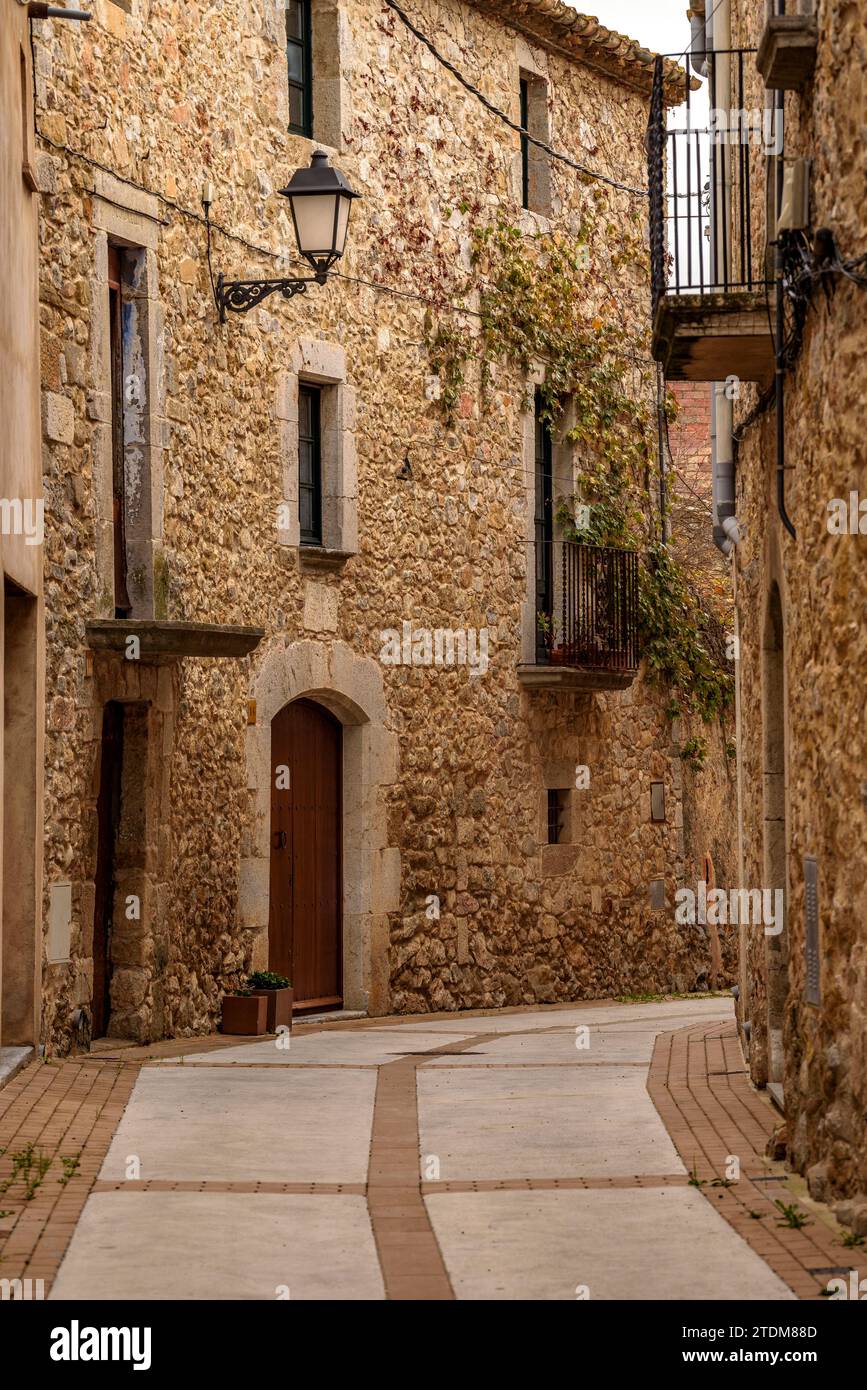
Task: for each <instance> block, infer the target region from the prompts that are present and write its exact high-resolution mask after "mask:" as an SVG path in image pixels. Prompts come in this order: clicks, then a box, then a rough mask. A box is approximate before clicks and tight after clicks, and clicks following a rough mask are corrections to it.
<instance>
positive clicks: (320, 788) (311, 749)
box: [268, 700, 343, 1012]
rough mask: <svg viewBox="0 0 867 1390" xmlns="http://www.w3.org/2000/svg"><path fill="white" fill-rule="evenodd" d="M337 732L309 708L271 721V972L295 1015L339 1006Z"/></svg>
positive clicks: (307, 704) (288, 709) (329, 718)
mask: <svg viewBox="0 0 867 1390" xmlns="http://www.w3.org/2000/svg"><path fill="white" fill-rule="evenodd" d="M342 784H343V728H342V725H341V724H340V722H339V720H337V719H336V718H335V717H334V715H333V714H331V713H330V712H329V711H328V710H326V709H324V708H323V707H322V706H321V705H318V704H316V703H315V702H314V701H312V700H294V701H292V702H291V703H290V704H288V705H284V706H283V708H282V709H281V710H279V711H278V713H277V714H276V715H275V716H274V718H273V719H272V721H271V872H270V905H269V917H268V955H269V969H271V970H273V971H276V972H277V973H278V974H281V975H287V976H288V977H289V979H290V980H291V982H292V986H293V989H294V992H295V1009H296V1010H297V1011H298V1012H304V1011H315V1010H319V1009H333V1008H339V1007H341V1006H342V1004H343V952H342V939H343V921H342V916H343V913H342V899H343V888H342V862H341V861H342V854H341V844H342V833H343V832H342V800H343V788H342Z"/></svg>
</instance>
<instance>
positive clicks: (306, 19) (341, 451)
mask: <svg viewBox="0 0 867 1390" xmlns="http://www.w3.org/2000/svg"><path fill="white" fill-rule="evenodd" d="M407 8H408V9H409V10H411V12H412V20H413V23H414V24H415V25H416V27H417V28H418V29H419V30H420V31H422V32H423V33H424V34H425V35H426V36H428V37H429V38H430V40H431V43H432V44H433V45H434V47H435V48H437V49H438V51H439V52H441V53H442V54H443V55H444V56H446V57H447V58H448V59H449V60H450V61H452V62H453V63H455V65H456V66H458V67H459V68H460V70H461V72H462V73H463V74H465V76H466V78H467V80H468V82H469V83H470V84H472V85H474V86H475V87H477V88H478V89H480V90H481V91H483V93H484V95H485V96H486V97H487V98H488V99H489V100H490V101H492V102H493V103H494V104H495V105H496V106H497V107H499V108H501V109H502V110H503V112H504V113H506V114H507V115H508V116H509V118H510V119H511V120H512V121H513V122H515V123H519V122H521V123H524V128H525V129H527V130H528V131H529V133H530V134H531V135H532V136H533V138H534V139H535V140H538V141H539V142H540V143H539V144H535V143H533V142H532V141H531V140H528V139H522V138H521V137H519V136H518V135H516V133H515V132H514V131H513V130H512V129H510V128H509V126H508V125H506V124H505V123H504V122H503V121H501V120H500V119H498V118H497V117H496V116H494V115H493V114H492V113H491V112H490V111H489V110H487V109H486V108H485V107H484V106H483V105H482V103H481V102H480V101H479V100H478V98H477V96H476V95H475V94H474V92H473V91H472V90H470V89H469V88H467V87H465V86H461V85H460V84H459V83H458V82H457V81H456V79H455V78H454V76H453V75H452V74H451V73H450V72H449V71H447V70H446V68H445V67H444V66H443V65H442V63H441V62H440V61H438V59H437V57H436V55H435V53H434V52H432V51H431V48H430V46H427V45H425V43H424V42H422V41H421V40H420V39H419V38H418V37H417V36H416V35H414V34H413V33H412V32H411V31H410V29H409V28H408V27H407V25H406V24H405V23H404V22H403V20H402V18H401V16H400V14H399V13H397V12H396V11H395V9H394V7H393V6H392V5H390V4H386V3H382V0H341V3H335V0H312V3H307V0H292V3H291V4H289V6H288V8H287V7H286V6H285V5H284V4H282V3H281V4H279V5H275V4H273V3H271V0H227V3H225V4H223V5H221V6H219V7H205V6H202V5H198V4H195V3H194V4H191V5H186V6H178V5H176V4H174V3H169V0H150V3H146V0H126V3H123V4H121V3H114V0H95V3H94V14H93V19H92V21H91V23H90V24H89V25H88V26H87V27H86V28H82V29H80V30H77V31H75V32H72V31H71V30H70V29H69V28H68V27H62V26H61V25H59V24H58V23H57V22H55V21H45V22H40V23H36V24H34V32H35V53H36V61H37V71H36V120H37V127H38V146H39V160H38V178H39V188H40V192H41V195H42V196H41V216H42V221H41V247H42V276H41V328H42V387H43V401H44V426H43V428H44V450H45V455H44V456H45V490H46V499H47V536H46V555H45V560H46V570H45V573H46V606H47V663H48V682H49V687H50V699H49V702H48V720H47V747H46V783H47V785H46V808H45V809H46V826H47V831H46V849H45V853H46V880H47V883H46V908H45V910H46V918H47V920H48V921H50V922H51V923H52V932H51V934H50V947H49V949H48V952H47V960H46V964H45V975H44V1037H45V1040H46V1044H47V1046H48V1047H49V1049H50V1050H66V1049H69V1048H73V1047H85V1046H87V1045H88V1042H89V1040H90V1039H91V1037H94V1038H95V1037H98V1036H100V1035H104V1034H108V1035H111V1036H115V1037H123V1036H128V1037H132V1038H136V1039H142V1040H146V1039H152V1038H156V1037H161V1036H165V1035H171V1034H181V1035H188V1034H190V1033H194V1032H203V1031H207V1030H209V1029H211V1028H213V1026H214V1024H215V1021H216V1020H217V1018H218V1016H219V1007H220V999H221V996H222V993H223V992H224V990H226V989H227V988H229V987H231V986H233V985H236V984H237V983H238V982H239V981H240V980H241V979H242V978H243V976H244V974H245V972H247V971H248V970H249V969H250V968H251V967H256V968H267V967H269V966H270V968H272V969H275V970H282V971H284V972H285V973H287V974H291V976H292V979H293V984H294V987H295V993H296V1003H297V1004H299V1005H300V1006H301V1007H303V1008H305V1009H307V1010H314V1009H315V1010H327V1009H332V1008H339V1007H341V1006H343V1007H344V1008H345V1009H347V1010H358V1011H367V1012H369V1013H370V1014H382V1013H385V1012H388V1011H397V1012H408V1011H426V1010H442V1009H446V1010H453V1009H460V1008H469V1007H492V1006H500V1005H507V1004H520V1003H523V1002H527V1003H533V1002H545V1001H557V1000H565V999H572V998H587V997H598V996H609V995H620V994H625V993H637V992H659V991H668V990H681V991H688V990H694V989H696V988H703V987H706V986H707V984H708V982H709V981H710V980H711V979H712V978H716V979H717V982H718V983H722V982H723V980H724V979H725V978H726V977H728V978H731V976H732V964H731V960H732V958H731V955H729V957H728V959H727V961H726V962H724V963H723V962H720V961H716V962H715V963H712V961H711V952H710V948H709V942H708V937H707V933H706V932H705V930H704V929H703V928H702V927H700V926H699V927H685V926H679V925H677V924H676V923H675V921H674V917H673V912H672V903H673V898H674V893H675V890H676V887H677V885H678V884H679V883H680V882H682V881H683V880H686V881H690V880H691V879H694V878H695V877H696V876H697V875H700V874H703V873H704V871H705V859H706V849H707V845H708V844H709V843H710V840H711V839H713V840H715V842H718V843H719V848H718V851H717V853H718V857H721V858H724V857H725V855H726V854H727V853H729V852H730V847H727V844H726V841H727V834H728V832H727V831H726V827H725V821H724V818H722V817H721V816H720V809H719V808H720V801H721V798H720V796H719V795H718V794H717V795H711V794H710V792H709V791H707V792H705V791H701V790H699V791H697V792H696V794H695V795H694V796H692V798H691V799H690V791H689V786H690V779H691V778H692V775H693V774H692V772H691V771H690V772H688V773H685V772H684V771H683V769H682V766H681V758H680V756H679V753H680V750H679V746H678V743H677V735H678V724H677V722H675V724H674V725H672V722H671V719H670V717H669V715H670V712H669V711H668V709H667V707H668V705H669V703H670V691H668V690H667V689H666V688H665V687H664V685H659V684H653V683H652V682H651V681H650V680H649V679H648V674H647V672H646V670H644V669H643V668H639V662H638V655H637V648H636V645H635V636H636V630H635V622H634V618H635V613H634V609H635V594H634V588H633V589H630V588H629V585H630V584H632V583H633V578H632V576H633V570H632V568H631V565H632V559H631V558H630V557H629V556H628V555H627V556H624V554H623V553H622V552H616V553H614V552H612V553H611V554H609V553H608V552H607V551H606V552H605V554H604V555H603V559H602V560H601V561H599V562H598V563H599V564H600V565H602V566H603V568H602V569H600V570H599V571H598V573H597V574H596V576H595V578H592V580H588V578H587V573H586V572H585V570H583V569H579V568H578V567H579V566H580V565H589V564H590V560H588V559H586V554H587V551H588V550H589V548H587V549H585V548H582V547H581V546H578V545H576V544H574V543H573V542H570V541H567V540H565V539H564V538H563V534H562V530H561V522H560V520H559V519H558V517H559V509H558V511H557V515H555V503H556V502H558V500H559V499H560V498H561V497H562V498H563V499H569V498H570V496H571V494H573V493H574V492H575V477H576V469H577V468H578V464H579V462H580V458H579V455H580V453H581V450H580V447H579V446H576V445H574V444H572V443H570V442H569V440H568V438H567V435H568V433H569V424H570V420H571V419H572V418H573V417H571V416H570V414H569V407H568V403H567V409H566V412H565V414H564V416H563V417H562V419H561V420H560V421H559V422H558V424H557V426H556V427H555V428H552V427H551V426H550V425H549V424H548V423H547V422H546V419H545V415H544V409H543V407H542V405H540V403H539V402H540V400H542V399H543V394H544V388H545V384H546V375H545V374H546V364H545V363H544V362H541V363H540V362H537V361H535V360H530V361H528V362H526V363H525V364H524V366H523V368H522V367H520V366H519V365H518V364H516V363H515V362H514V361H512V362H510V361H508V360H505V361H500V362H496V363H492V364H489V369H488V370H483V367H482V364H481V361H480V358H479V355H478V350H477V345H478V339H479V334H480V332H481V331H482V328H481V327H480V325H481V326H483V320H484V316H483V314H482V310H481V308H480V305H482V303H483V298H484V286H483V285H480V283H479V279H478V276H479V263H478V259H477V257H474V254H473V253H474V250H478V247H479V246H480V244H481V243H480V241H479V237H480V236H481V237H483V236H484V231H485V229H486V228H487V229H491V228H494V229H496V228H497V227H498V226H499V227H500V232H501V234H502V236H503V237H504V238H505V239H506V241H508V242H509V244H510V245H512V246H515V245H518V246H519V248H520V247H521V246H523V244H524V243H526V246H527V247H528V248H529V252H532V254H534V255H537V256H538V257H539V258H540V260H541V262H542V264H543V265H544V263H545V258H546V256H547V254H548V248H549V247H551V246H553V245H556V244H558V243H559V241H563V242H565V243H566V244H570V243H572V244H574V245H575V246H577V245H579V244H586V246H587V259H586V312H587V313H588V314H590V316H591V318H590V320H588V322H589V323H590V328H592V314H593V313H594V312H598V314H599V316H600V317H599V329H598V330H596V329H594V330H593V331H599V332H602V331H603V329H604V322H603V320H604V321H606V322H607V321H608V320H610V319H611V317H612V315H613V314H614V313H615V311H616V315H617V323H618V325H619V326H620V329H622V330H623V332H624V335H625V337H626V338H627V340H628V341H627V344H626V350H627V351H628V352H629V354H630V362H631V370H630V376H631V378H632V382H633V385H632V387H631V388H630V389H632V390H633V391H634V394H635V399H636V403H644V404H646V403H647V402H648V401H650V402H651V404H652V397H653V382H654V379H655V371H654V369H653V366H652V363H651V362H650V358H649V354H648V351H647V333H646V321H647V296H648V285H647V264H646V247H645V241H644V238H645V237H646V200H645V199H644V198H643V197H642V196H641V193H640V190H641V189H642V188H643V186H644V182H645V176H646V169H645V144H644V141H645V127H646V123H647V115H648V106H649V100H650V91H651V80H652V74H653V63H652V57H651V55H650V54H648V53H647V52H646V51H644V50H642V49H641V48H640V47H639V46H638V45H637V44H635V43H633V42H632V41H630V40H628V39H624V38H621V37H620V36H618V35H613V34H611V33H610V32H609V31H607V30H605V29H603V28H602V27H601V26H600V25H598V24H597V22H596V21H595V20H592V19H589V18H586V17H585V16H582V15H579V14H577V13H576V12H575V11H574V10H572V9H571V8H569V7H567V6H565V5H561V4H559V3H553V2H552V0H521V3H517V0H515V3H511V0H506V3H503V2H502V0H498V3H496V4H493V3H483V2H482V0H478V2H474V3H464V2H463V0H412V3H411V4H408V6H407ZM543 145H550V146H551V147H553V148H554V149H556V150H562V151H565V152H567V153H568V155H569V156H570V158H571V159H572V160H573V161H574V162H576V163H577V164H579V165H582V166H584V167H585V168H588V169H590V170H591V171H593V174H594V175H595V173H597V172H601V173H602V174H604V175H606V176H607V177H608V178H610V179H613V180H614V181H615V183H619V184H621V185H625V186H626V188H625V189H624V188H617V187H613V186H611V185H609V184H607V183H604V182H600V181H599V180H598V179H596V178H595V177H591V176H588V175H583V174H582V173H581V171H580V169H578V170H576V169H575V168H574V167H570V166H568V165H566V164H564V163H563V162H562V161H560V160H558V159H556V158H552V157H551V156H550V154H548V153H546V151H545V150H544V149H543V148H542V146H543ZM317 149H319V150H325V151H326V152H327V154H328V155H329V157H330V158H331V160H332V161H333V165H334V166H335V167H336V168H338V169H339V170H340V171H341V173H342V174H343V175H344V176H345V178H346V179H347V180H348V182H349V184H350V185H351V186H352V187H353V188H354V190H356V191H357V192H358V193H359V194H361V195H362V196H361V200H360V201H359V202H357V203H356V204H355V206H354V208H353V211H352V216H351V220H350V224H349V235H348V240H347V249H346V254H345V257H344V258H343V260H342V261H341V262H340V263H339V265H338V266H337V267H336V268H335V270H334V271H333V272H332V273H331V274H330V276H329V277H328V279H327V282H326V283H325V284H323V285H312V286H309V287H308V288H307V290H306V292H305V293H303V294H298V295H296V296H294V297H292V298H289V299H287V300H283V299H282V298H280V297H279V296H278V297H269V298H267V299H265V300H263V301H262V302H261V303H259V304H258V306H257V307H255V308H253V309H251V310H250V312H248V313H246V314H241V313H235V312H232V311H231V310H230V311H229V312H228V313H227V314H226V320H227V321H226V322H225V323H221V322H220V321H219V317H218V315H217V313H216V311H215V301H214V296H213V294H212V283H211V279H210V274H211V272H213V275H214V276H215V277H216V276H218V275H223V276H224V277H225V279H226V280H231V281H234V280H244V279H252V278H255V277H257V276H268V277H273V276H278V275H284V276H286V275H287V274H289V273H292V274H297V273H299V271H300V272H301V273H303V272H304V269H305V268H304V267H303V265H301V263H300V261H299V260H298V259H297V258H296V256H295V253H294V249H293V248H294V234H293V231H292V228H291V223H290V219H289V216H288V208H287V205H286V200H285V199H284V198H282V197H281V196H280V193H279V190H281V189H282V188H283V187H284V186H285V184H286V182H287V180H288V178H289V177H290V175H291V174H292V172H293V170H295V169H297V168H303V167H306V166H307V165H309V163H310V160H311V156H312V154H313V152H314V151H316V150H317ZM203 187H204V188H205V189H206V193H207V197H206V202H207V219H208V220H207V222H206V216H205V212H206V209H205V207H204V206H203ZM630 188H638V189H639V193H638V194H636V193H634V192H630V191H628V190H629V189H630ZM591 214H592V217H591ZM591 221H592V225H593V227H594V228H595V229H596V231H595V232H594V235H593V236H592V237H588V233H587V231H586V228H587V226H588V224H589V223H590V222H591ZM624 227H626V228H627V229H629V231H630V235H631V237H632V239H633V243H634V244H637V245H638V247H639V254H638V255H637V256H633V259H632V260H629V259H628V258H625V259H620V258H618V255H617V254H616V253H617V252H618V250H619V249H620V248H621V239H622V236H623V228H624ZM504 228H505V230H503V229H504ZM529 252H528V254H529ZM520 254H523V252H520ZM594 306H595V307H594ZM480 315H481V317H480ZM590 328H588V330H587V331H588V332H589V331H590ZM536 387H538V388H539V393H538V394H534V390H535V388H536ZM636 408H638V406H637V405H636ZM642 408H643V406H642ZM648 467H649V465H648ZM651 492H652V489H651V490H650V491H648V493H647V499H646V500H647V517H646V518H645V520H646V523H647V526H648V528H652V526H653V525H654V518H653V512H652V505H651V502H650V497H651ZM579 551H580V552H581V556H580V557H579ZM606 556H607V558H606ZM582 557H585V558H582ZM633 558H634V557H633ZM570 565H571V566H572V567H573V570H572V571H570V572H569V573H570V574H571V575H572V577H571V578H570V579H569V582H570V583H574V582H577V583H578V585H579V589H580V590H581V592H583V593H584V594H585V595H586V596H592V597H593V601H594V602H596V603H597V604H598V606H599V609H600V614H601V616H598V617H597V618H595V619H593V620H592V621H591V622H590V624H589V626H586V625H585V627H584V628H582V629H581V631H580V632H579V607H578V599H577V597H576V594H575V592H574V591H573V590H569V595H570V596H569V597H568V599H565V600H564V599H563V598H562V595H563V594H565V593H566V588H565V586H566V583H567V578H568V577H569V576H568V575H567V569H568V567H569V566H570ZM604 566H607V568H605V567H604ZM576 576H577V580H576ZM582 586H583V587H582ZM564 604H565V607H564V606H563V605H564ZM558 605H560V607H559V608H558ZM605 605H608V608H607V610H606V611H608V615H609V616H608V619H606V618H605V615H604V614H602V613H601V610H602V609H603V608H604V607H605ZM594 611H595V610H594ZM540 614H541V615H542V618H541V619H540V617H539V615H540ZM606 622H607V624H608V625H607V627H606ZM555 626H558V627H560V626H563V627H564V628H567V629H568V632H569V634H570V639H569V640H570V642H571V646H569V645H567V644H566V643H565V642H564V641H560V639H558V638H557V637H556V636H555V635H552V634H553V630H554V627H555ZM582 633H583V636H582V635H581V634H582ZM579 637H580V638H581V641H582V642H583V644H584V645H583V646H582V647H581V649H580V651H579V645H578V643H579ZM558 642H559V645H558ZM555 652H556V653H557V654H558V655H557V658H556V659H555V658H554V653H555ZM683 736H685V735H683ZM714 737H715V738H716V739H717V745H718V746H715V748H714V750H713V755H712V759H711V761H712V763H713V769H712V772H709V773H708V777H710V776H713V777H715V778H716V777H719V778H720V779H722V782H723V783H727V781H728V780H729V778H730V776H731V774H730V770H729V768H728V765H727V763H726V762H725V760H724V758H723V755H722V753H721V752H720V749H721V747H722V741H723V740H722V735H721V734H720V735H719V736H717V734H714ZM706 785H707V786H709V785H710V783H709V782H708V783H707V784H706ZM724 799H725V798H722V800H723V803H724ZM706 817H707V818H709V824H708V828H707V829H706V828H705V819H706ZM685 826H686V827H687V831H688V833H686V834H685V830H684V827H685ZM712 967H713V968H712Z"/></svg>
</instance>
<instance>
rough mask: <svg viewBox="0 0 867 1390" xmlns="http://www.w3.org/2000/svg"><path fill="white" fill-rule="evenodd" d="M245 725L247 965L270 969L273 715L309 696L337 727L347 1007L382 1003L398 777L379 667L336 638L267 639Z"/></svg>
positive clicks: (393, 886) (242, 897) (395, 859)
mask: <svg viewBox="0 0 867 1390" xmlns="http://www.w3.org/2000/svg"><path fill="white" fill-rule="evenodd" d="M250 693H251V697H252V698H253V699H254V700H255V702H256V722H255V724H251V725H249V726H248V729H247V788H248V792H249V795H250V801H251V825H250V829H249V833H248V835H247V837H246V839H245V845H244V848H243V851H242V856H241V879H240V887H239V903H238V915H239V924H240V926H242V927H243V928H246V929H247V930H250V931H252V932H253V933H254V944H253V966H254V968H255V969H265V968H267V960H268V879H269V866H270V842H269V829H270V818H271V783H270V778H271V721H272V719H273V718H274V716H275V714H277V713H278V711H279V710H281V709H282V708H283V707H284V705H288V704H291V703H292V701H293V700H300V699H306V700H314V701H316V702H317V703H318V704H321V705H323V706H324V707H325V708H326V709H327V710H329V711H330V712H331V713H332V714H333V715H334V716H335V717H336V718H337V719H339V720H340V723H341V724H342V726H343V979H344V996H345V1008H346V1009H347V1010H353V1011H354V1010H360V1011H363V1012H366V1013H370V1014H382V1013H385V1012H387V1010H388V1001H389V987H388V946H389V925H388V914H389V913H390V912H396V911H397V910H398V908H399V906H400V850H399V849H398V848H396V847H393V846H389V844H388V829H387V826H388V818H387V811H386V804H385V798H386V792H387V788H388V787H389V786H391V785H392V784H393V783H394V782H395V781H396V780H397V767H398V743H397V735H396V734H394V733H392V732H391V731H390V730H389V729H388V728H387V714H388V710H387V705H386V701H385V693H384V690H383V683H382V671H381V669H380V667H379V665H378V664H377V662H375V661H374V660H372V659H371V658H370V657H363V656H358V655H356V654H355V653H354V652H353V651H352V650H351V649H350V648H349V647H347V646H346V645H345V644H344V643H342V642H335V643H330V644H326V643H324V642H315V641H299V642H292V641H288V640H286V641H283V640H280V639H278V640H277V641H275V642H272V643H271V644H270V646H269V647H268V648H267V649H266V650H265V651H264V654H263V659H262V660H261V662H260V663H259V664H258V669H257V671H256V673H255V675H254V677H253V683H252V689H251V692H250Z"/></svg>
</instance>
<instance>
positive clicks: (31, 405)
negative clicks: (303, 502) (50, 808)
mask: <svg viewBox="0 0 867 1390" xmlns="http://www.w3.org/2000/svg"><path fill="white" fill-rule="evenodd" d="M32 81H33V73H32V68H31V62H30V41H29V35H28V18H27V12H26V10H25V9H22V8H21V7H20V6H15V5H9V6H7V7H6V14H5V15H4V19H3V25H2V30H0V275H2V283H3V293H2V295H0V419H2V421H3V429H2V432H0V563H2V572H3V594H2V607H0V639H2V667H0V669H2V676H0V680H2V691H3V724H2V759H0V806H2V841H0V865H2V868H0V898H2V933H0V1075H2V1074H3V1072H4V1070H5V1069H6V1066H7V1065H14V1064H15V1062H16V1061H17V1060H18V1059H19V1058H20V1056H21V1055H22V1053H21V1051H20V1050H21V1049H22V1048H26V1047H32V1046H34V1045H35V1044H36V1043H37V1042H38V1039H39V1003H40V987H39V969H40V956H41V946H40V942H41V922H42V729H43V724H44V692H43V679H44V665H43V639H42V629H43V620H42V550H41V546H42V527H43V519H42V476H41V467H40V428H39V319H38V274H37V248H38V242H37V202H38V198H37V195H36V149H35V142H34V136H33V101H32ZM67 409H69V410H70V411H71V406H67ZM7 1049H9V1050H8V1051H7ZM24 1055H26V1054H24Z"/></svg>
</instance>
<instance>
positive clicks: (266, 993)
mask: <svg viewBox="0 0 867 1390" xmlns="http://www.w3.org/2000/svg"><path fill="white" fill-rule="evenodd" d="M247 987H248V989H250V990H252V992H253V994H254V996H256V997H259V996H262V997H264V998H265V999H266V1000H267V1004H268V1025H267V1029H266V1031H267V1032H269V1033H276V1032H277V1029H278V1028H288V1029H290V1031H291V1028H292V986H291V984H290V983H289V981H288V980H287V978H286V976H285V975H275V974H274V972H273V971H272V970H256V971H255V972H254V973H253V974H252V975H251V976H250V978H249V980H248V981H247Z"/></svg>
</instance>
